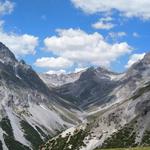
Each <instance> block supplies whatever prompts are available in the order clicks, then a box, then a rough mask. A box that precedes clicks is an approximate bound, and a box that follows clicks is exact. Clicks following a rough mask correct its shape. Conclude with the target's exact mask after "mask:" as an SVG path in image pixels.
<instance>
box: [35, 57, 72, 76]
mask: <svg viewBox="0 0 150 150" xmlns="http://www.w3.org/2000/svg"><path fill="white" fill-rule="evenodd" d="M35 66H37V67H43V68H48V69H50V70H51V69H52V70H51V71H49V73H50V72H53V71H54V70H55V71H56V70H62V69H66V68H68V67H71V66H72V62H71V61H70V60H68V59H65V58H62V57H57V58H54V57H42V58H39V59H37V60H36V62H35Z"/></svg>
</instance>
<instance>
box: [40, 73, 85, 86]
mask: <svg viewBox="0 0 150 150" xmlns="http://www.w3.org/2000/svg"><path fill="white" fill-rule="evenodd" d="M82 72H84V71H80V72H77V73H70V74H46V73H45V74H42V73H41V74H39V77H40V78H41V79H42V80H43V81H44V82H45V83H46V84H47V86H48V87H50V88H51V87H59V86H62V85H64V84H68V83H73V82H75V81H76V80H78V79H79V78H80V75H81V74H82Z"/></svg>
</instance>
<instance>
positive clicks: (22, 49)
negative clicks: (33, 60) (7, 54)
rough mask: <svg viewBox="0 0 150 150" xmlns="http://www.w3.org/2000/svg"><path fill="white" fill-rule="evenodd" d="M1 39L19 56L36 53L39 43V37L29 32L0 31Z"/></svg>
mask: <svg viewBox="0 0 150 150" xmlns="http://www.w3.org/2000/svg"><path fill="white" fill-rule="evenodd" d="M0 41H1V42H2V43H4V44H5V45H7V47H9V48H10V50H11V51H12V52H13V53H14V54H15V55H16V56H17V57H18V56H24V55H28V54H34V53H35V48H36V46H37V45H38V37H35V36H33V35H28V34H23V35H18V34H14V33H6V32H4V31H3V30H1V31H0Z"/></svg>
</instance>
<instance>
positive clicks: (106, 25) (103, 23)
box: [92, 17, 115, 30]
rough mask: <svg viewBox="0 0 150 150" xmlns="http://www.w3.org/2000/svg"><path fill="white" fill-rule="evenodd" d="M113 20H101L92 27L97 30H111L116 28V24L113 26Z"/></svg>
mask: <svg viewBox="0 0 150 150" xmlns="http://www.w3.org/2000/svg"><path fill="white" fill-rule="evenodd" d="M112 20H113V19H112V18H111V17H106V18H101V19H99V21H98V22H96V23H94V24H92V27H93V28H95V29H104V30H109V29H112V28H114V27H115V24H113V23H112V22H111V21H112Z"/></svg>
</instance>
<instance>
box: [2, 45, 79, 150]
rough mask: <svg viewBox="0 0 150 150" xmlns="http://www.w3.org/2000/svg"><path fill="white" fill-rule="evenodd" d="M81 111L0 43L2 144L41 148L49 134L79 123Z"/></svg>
mask: <svg viewBox="0 0 150 150" xmlns="http://www.w3.org/2000/svg"><path fill="white" fill-rule="evenodd" d="M80 117H82V116H80V111H79V110H78V109H77V108H76V107H75V106H74V105H72V104H71V103H69V102H67V101H65V100H64V99H62V98H60V97H58V96H57V95H55V94H53V93H52V92H51V91H50V89H49V88H48V87H47V86H46V85H45V84H44V83H43V81H42V80H41V79H40V78H39V77H38V75H37V74H36V72H34V71H33V69H32V68H31V67H30V66H29V65H27V64H25V62H24V61H23V60H21V61H18V60H17V59H16V58H15V56H14V54H13V53H12V52H11V51H10V50H9V49H8V48H7V47H6V46H5V45H3V44H2V43H0V143H1V144H0V145H1V147H3V149H4V150H22V149H36V150H37V149H38V146H39V145H40V144H42V143H43V141H44V140H45V139H46V138H47V137H48V136H49V137H52V136H54V135H56V134H58V132H60V131H62V130H65V129H67V128H69V127H72V126H74V125H76V124H78V123H79V122H81V121H80Z"/></svg>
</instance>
